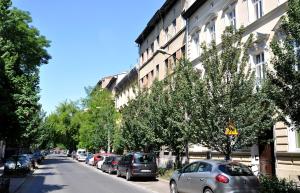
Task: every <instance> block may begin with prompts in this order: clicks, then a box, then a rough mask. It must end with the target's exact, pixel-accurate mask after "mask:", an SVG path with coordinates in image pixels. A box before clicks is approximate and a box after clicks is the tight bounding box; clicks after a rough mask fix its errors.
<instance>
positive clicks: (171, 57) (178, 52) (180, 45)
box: [136, 0, 195, 88]
mask: <svg viewBox="0 0 300 193" xmlns="http://www.w3.org/2000/svg"><path fill="white" fill-rule="evenodd" d="M194 1H195V0H167V1H166V2H165V3H164V4H163V6H162V7H161V8H160V9H159V10H158V11H157V12H156V13H155V14H154V16H153V17H152V18H151V19H150V21H149V22H148V24H147V26H146V28H145V29H144V30H143V32H142V33H141V34H140V35H139V36H138V38H137V39H136V43H137V44H138V45H139V67H138V68H139V77H138V81H139V86H140V87H141V88H149V87H150V86H151V85H152V83H153V81H154V80H155V79H157V80H162V79H164V78H165V77H166V75H167V74H168V73H169V72H170V71H171V70H172V67H173V66H174V63H175V62H176V60H177V59H179V58H181V57H182V56H183V55H184V53H185V39H186V30H185V26H186V24H185V20H184V18H183V17H182V15H181V13H182V11H184V10H185V9H187V8H188V7H189V6H190V5H191V4H192V2H194Z"/></svg>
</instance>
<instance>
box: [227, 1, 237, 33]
mask: <svg viewBox="0 0 300 193" xmlns="http://www.w3.org/2000/svg"><path fill="white" fill-rule="evenodd" d="M226 25H227V26H233V27H234V29H236V14H235V4H232V5H230V6H229V7H228V8H227V11H226Z"/></svg>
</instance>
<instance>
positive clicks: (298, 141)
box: [295, 131, 300, 150]
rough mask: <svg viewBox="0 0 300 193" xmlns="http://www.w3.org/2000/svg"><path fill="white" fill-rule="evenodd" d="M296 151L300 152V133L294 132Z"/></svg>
mask: <svg viewBox="0 0 300 193" xmlns="http://www.w3.org/2000/svg"><path fill="white" fill-rule="evenodd" d="M295 138H296V139H295V140H296V149H299V150H300V131H295Z"/></svg>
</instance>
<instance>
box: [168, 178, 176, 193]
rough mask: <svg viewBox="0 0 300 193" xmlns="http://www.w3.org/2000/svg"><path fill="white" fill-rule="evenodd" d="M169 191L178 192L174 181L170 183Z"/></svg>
mask: <svg viewBox="0 0 300 193" xmlns="http://www.w3.org/2000/svg"><path fill="white" fill-rule="evenodd" d="M170 193H178V191H177V184H176V182H175V181H172V182H171V184H170Z"/></svg>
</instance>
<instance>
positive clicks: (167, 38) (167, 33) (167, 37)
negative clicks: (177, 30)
mask: <svg viewBox="0 0 300 193" xmlns="http://www.w3.org/2000/svg"><path fill="white" fill-rule="evenodd" d="M165 36H166V42H167V41H169V28H168V27H166V29H165Z"/></svg>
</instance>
